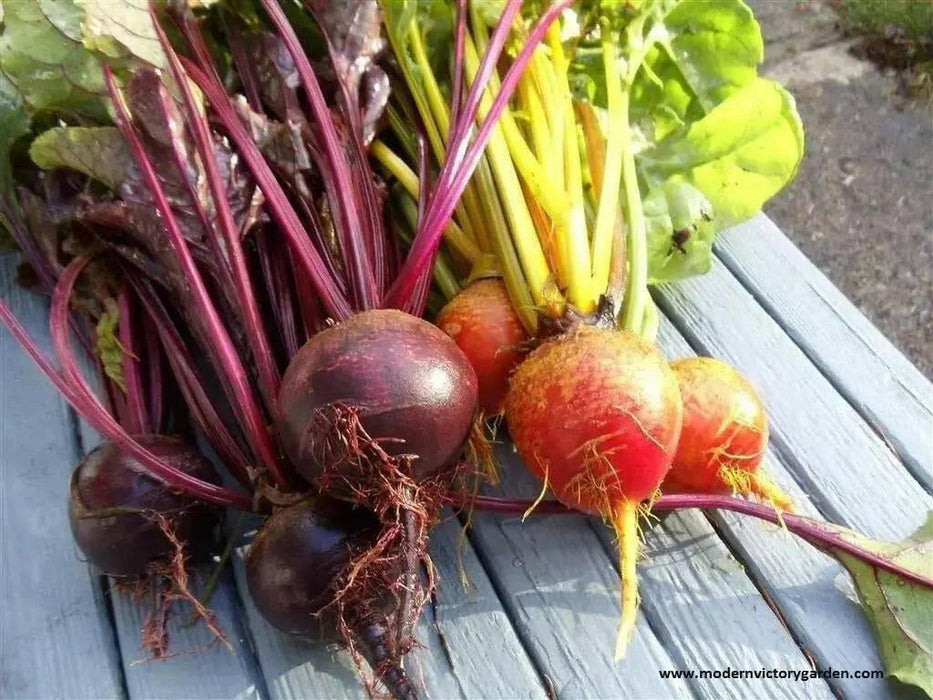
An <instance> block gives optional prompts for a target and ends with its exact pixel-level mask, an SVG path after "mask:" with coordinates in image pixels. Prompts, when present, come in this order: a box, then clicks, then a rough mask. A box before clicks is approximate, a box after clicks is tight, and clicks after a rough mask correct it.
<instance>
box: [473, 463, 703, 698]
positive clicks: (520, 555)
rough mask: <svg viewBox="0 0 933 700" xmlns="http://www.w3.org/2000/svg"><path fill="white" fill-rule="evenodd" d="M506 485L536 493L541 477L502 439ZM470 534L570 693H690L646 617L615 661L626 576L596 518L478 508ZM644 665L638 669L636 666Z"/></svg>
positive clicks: (558, 690)
mask: <svg viewBox="0 0 933 700" xmlns="http://www.w3.org/2000/svg"><path fill="white" fill-rule="evenodd" d="M498 455H499V458H500V461H501V462H502V467H503V484H502V489H501V492H502V493H503V494H505V495H507V496H516V497H524V498H529V497H534V496H536V495H537V492H538V491H539V490H540V485H539V484H537V483H536V482H535V480H534V479H533V477H531V475H530V474H529V473H528V472H527V471H526V470H525V468H524V467H523V466H522V465H521V464H520V463H519V462H518V460H517V459H516V458H515V457H514V456H511V455H510V454H509V448H507V447H505V446H500V448H499V449H498ZM470 539H471V540H472V541H473V542H474V544H475V545H476V548H477V551H478V553H479V555H480V558H481V559H482V561H483V564H484V566H485V567H486V570H487V571H488V572H489V576H490V578H491V579H492V581H493V584H494V585H495V587H496V589H497V591H498V593H499V597H500V598H501V599H502V601H503V603H504V604H505V606H506V609H507V610H508V612H509V616H510V617H511V618H512V620H513V621H514V624H515V625H516V627H517V629H518V632H519V634H520V635H521V637H522V639H523V641H524V644H525V646H526V648H527V649H528V650H529V651H530V653H531V654H532V656H533V657H534V659H535V663H536V666H537V668H538V669H539V672H540V673H542V674H543V675H544V676H546V678H547V679H548V683H549V685H550V686H551V687H552V688H553V694H554V695H556V696H557V697H560V698H593V697H598V698H660V697H664V698H682V697H692V696H693V693H692V691H691V689H690V688H689V686H688V685H687V684H686V683H685V682H684V681H683V680H667V679H661V678H659V675H658V673H657V670H658V669H661V670H667V669H670V670H676V669H678V668H680V667H679V666H678V665H677V664H676V663H675V662H674V661H673V660H672V659H671V657H670V655H669V654H668V653H667V651H666V650H665V649H664V647H663V646H662V644H661V643H660V642H659V641H658V639H657V637H656V636H655V634H654V632H653V631H652V630H651V628H650V627H649V625H648V624H647V622H646V620H645V618H644V616H643V615H642V616H639V619H638V624H637V627H636V630H635V636H634V638H633V639H632V643H631V646H630V647H629V650H628V656H627V657H626V659H625V662H624V663H616V662H615V661H613V658H612V656H613V649H614V647H615V637H616V629H617V626H618V622H619V613H620V606H619V577H618V575H617V574H616V570H615V568H614V567H613V563H612V561H611V559H610V558H609V556H608V555H607V554H606V552H605V551H603V549H602V546H601V545H600V542H599V540H598V538H597V537H596V533H595V532H593V530H592V529H591V528H590V527H589V524H588V523H587V518H585V517H583V516H576V515H562V516H553V517H534V518H530V519H528V520H527V521H525V522H524V523H522V522H521V518H520V517H516V516H500V515H494V514H491V513H480V512H476V513H474V514H473V527H472V528H471V530H470ZM634 669H638V672H634Z"/></svg>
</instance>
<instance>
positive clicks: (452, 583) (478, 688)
mask: <svg viewBox="0 0 933 700" xmlns="http://www.w3.org/2000/svg"><path fill="white" fill-rule="evenodd" d="M458 537H459V528H458V525H457V523H456V521H454V520H450V519H448V520H447V521H446V522H444V523H442V524H441V525H440V526H439V527H438V528H437V529H436V530H435V531H434V533H433V535H432V538H431V556H432V558H433V559H434V562H435V565H436V566H437V569H438V574H439V583H438V589H437V593H436V596H435V598H436V600H435V602H434V604H432V605H427V606H425V610H424V612H423V614H422V617H421V620H420V623H419V625H418V639H419V640H420V642H421V643H422V644H423V645H424V647H423V648H420V649H416V650H415V651H413V652H412V654H411V656H410V659H409V660H408V662H407V663H406V668H407V670H408V673H409V675H410V676H411V677H412V680H413V681H415V683H416V684H417V685H418V686H419V687H421V688H423V689H424V692H423V695H424V697H428V698H444V699H445V700H446V699H447V698H476V697H509V698H519V697H522V698H524V697H528V698H543V697H544V696H545V693H544V687H543V685H542V683H541V680H540V679H539V677H538V675H537V673H536V672H535V669H534V667H533V666H532V664H531V661H530V660H529V659H528V656H527V655H526V653H525V651H524V649H523V648H522V646H521V644H520V642H519V640H518V638H517V636H516V634H515V632H514V631H513V630H512V628H511V625H510V624H509V620H508V618H507V616H506V614H505V611H504V610H503V609H502V605H501V603H500V602H499V600H498V598H497V597H496V594H495V591H494V590H493V588H492V585H491V584H490V582H489V579H488V578H487V577H486V574H485V572H484V571H483V569H482V566H481V565H480V563H479V561H478V560H477V558H476V555H475V554H474V553H473V552H472V548H471V547H470V546H469V544H467V545H466V546H465V547H464V548H463V551H462V557H463V566H464V570H465V572H466V574H467V576H468V578H469V580H470V581H471V582H472V584H473V586H474V587H475V588H474V589H473V591H472V594H471V595H469V596H467V595H465V594H464V592H463V589H462V587H461V584H460V581H459V574H458V568H457V566H458V565H457V553H456V551H457V539H458ZM245 551H246V548H245V547H244V548H241V549H240V550H239V551H238V553H237V558H236V561H235V569H236V574H237V583H238V586H239V588H240V593H241V595H242V596H243V599H244V600H245V606H246V611H247V615H248V618H249V626H250V631H251V634H252V637H253V639H254V640H255V645H256V650H257V652H258V657H259V662H260V664H261V667H262V671H263V674H264V676H265V679H266V684H267V686H268V688H269V693H270V695H271V697H272V698H308V697H326V698H367V697H368V695H367V693H366V691H365V689H364V688H363V686H362V685H361V683H360V681H359V678H358V675H357V672H356V669H355V668H354V666H353V662H352V660H351V659H350V658H349V655H348V654H347V653H346V652H344V651H337V650H334V649H329V648H327V647H324V646H323V645H314V644H310V643H308V642H305V641H303V640H301V639H298V638H295V637H291V636H288V635H285V634H282V633H281V632H279V631H277V630H276V629H274V628H273V627H271V626H270V625H269V624H268V623H266V622H265V620H263V619H262V617H261V616H260V615H259V612H258V611H257V610H256V608H255V607H254V606H253V604H252V602H250V601H249V595H248V592H247V589H246V582H245V578H244V567H243V556H244V555H245Z"/></svg>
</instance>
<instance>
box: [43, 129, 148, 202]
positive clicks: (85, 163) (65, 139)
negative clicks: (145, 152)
mask: <svg viewBox="0 0 933 700" xmlns="http://www.w3.org/2000/svg"><path fill="white" fill-rule="evenodd" d="M29 155H30V157H31V158H32V160H33V162H35V164H36V165H38V166H39V167H40V168H42V169H43V170H54V169H56V168H67V169H69V170H76V171H78V172H80V173H84V174H85V175H88V176H89V177H92V178H94V179H95V180H98V181H100V182H102V183H103V184H105V185H107V187H109V188H110V189H112V190H116V189H118V188H119V187H120V185H122V184H123V183H124V182H125V181H126V179H127V177H128V176H129V174H130V172H131V169H132V168H133V159H132V157H131V156H130V152H129V150H128V149H127V147H126V142H125V141H124V140H123V137H122V136H121V135H120V131H119V130H118V129H117V128H115V127H110V126H99V127H81V126H60V127H55V128H53V129H49V130H48V131H46V132H44V133H42V134H41V135H39V136H38V137H37V138H36V139H35V140H34V141H33V142H32V145H31V146H30V148H29Z"/></svg>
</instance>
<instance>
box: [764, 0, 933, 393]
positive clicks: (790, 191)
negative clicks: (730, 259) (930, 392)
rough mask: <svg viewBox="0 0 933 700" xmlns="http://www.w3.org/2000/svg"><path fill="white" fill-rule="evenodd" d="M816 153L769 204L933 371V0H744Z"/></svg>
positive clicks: (770, 68) (771, 71) (773, 72)
mask: <svg viewBox="0 0 933 700" xmlns="http://www.w3.org/2000/svg"><path fill="white" fill-rule="evenodd" d="M747 1H748V3H749V4H750V5H751V6H752V8H753V9H754V11H755V14H756V15H757V16H758V19H759V21H760V22H761V27H762V31H763V33H764V37H765V42H766V48H765V70H764V73H765V74H766V75H768V76H769V77H772V78H775V79H777V80H779V81H780V82H782V83H783V84H784V85H786V86H787V87H788V89H789V90H790V91H791V92H792V93H793V95H794V97H795V98H796V100H797V107H798V109H799V111H800V115H801V117H802V118H803V122H804V127H805V129H806V137H807V155H806V157H805V158H804V162H803V166H802V168H801V171H800V173H799V174H798V176H797V179H796V180H795V181H794V182H793V183H792V184H791V185H790V186H789V187H788V188H787V190H785V191H784V192H783V193H781V194H780V195H779V196H777V197H776V198H775V199H774V200H772V202H771V203H770V205H769V206H768V207H767V208H766V209H765V211H766V212H767V213H768V214H769V215H770V216H771V218H772V219H774V221H775V222H776V223H777V224H778V226H779V227H780V228H781V229H782V230H783V231H784V232H785V233H786V234H787V235H788V236H789V237H790V238H791V239H792V240H793V241H794V242H795V243H796V244H797V246H799V247H800V248H801V249H802V250H803V252H804V253H805V254H806V255H807V257H809V258H810V259H811V260H812V261H813V262H814V263H815V264H816V265H817V266H818V267H819V268H820V269H821V270H823V272H824V273H825V274H826V275H827V276H828V277H829V278H830V279H831V280H832V281H833V282H834V283H835V284H836V285H837V286H838V287H839V288H841V289H842V291H843V292H844V293H845V294H846V296H848V297H849V299H851V300H852V301H853V302H854V303H855V304H856V305H857V306H858V307H859V308H860V309H861V310H862V312H863V313H865V314H866V315H867V316H868V317H869V318H870V319H871V320H872V321H873V322H874V323H875V325H877V326H878V327H879V328H880V329H881V331H882V332H883V333H884V334H885V335H886V336H887V337H888V338H889V339H890V340H891V341H892V342H893V343H894V344H895V345H896V346H898V347H899V348H900V349H901V350H902V351H903V352H904V353H905V354H906V355H908V356H909V357H910V358H911V359H912V360H913V362H914V363H915V364H916V365H917V366H918V367H920V369H921V371H922V372H923V373H924V374H925V375H926V376H927V377H930V378H933V0H805V1H799V2H795V1H794V0H747Z"/></svg>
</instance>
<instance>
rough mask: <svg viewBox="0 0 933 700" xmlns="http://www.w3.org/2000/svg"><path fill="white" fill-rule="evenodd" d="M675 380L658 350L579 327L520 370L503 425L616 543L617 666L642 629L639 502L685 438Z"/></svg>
mask: <svg viewBox="0 0 933 700" xmlns="http://www.w3.org/2000/svg"><path fill="white" fill-rule="evenodd" d="M681 413H682V408H681V401H680V392H679V390H678V388H677V380H676V378H675V377H674V373H673V372H672V371H671V369H670V366H669V365H668V364H667V362H665V360H664V358H662V357H661V356H660V355H659V354H658V352H657V351H656V350H655V348H654V347H653V346H652V345H650V344H649V343H647V342H645V341H644V340H642V339H641V338H639V337H637V336H635V335H632V334H629V333H623V332H619V331H615V330H604V329H598V328H591V327H582V328H580V329H579V330H576V331H574V332H572V333H570V334H568V335H565V336H561V337H560V338H557V339H556V340H552V341H549V342H546V343H544V344H543V345H542V346H541V347H539V348H538V349H537V350H535V351H534V352H533V353H531V355H529V356H528V358H527V359H526V360H525V361H524V362H523V363H522V364H520V365H519V366H518V369H516V370H515V374H514V375H513V377H512V381H511V383H510V385H509V392H508V394H507V396H506V399H505V418H506V421H507V423H508V426H509V431H510V433H511V435H512V439H513V440H514V441H515V445H516V447H517V448H518V451H519V453H520V454H521V457H522V459H523V460H524V462H525V465H526V466H527V467H528V469H530V470H531V471H532V473H534V474H535V475H536V476H537V477H538V478H539V479H541V480H542V481H544V482H545V483H546V484H547V485H548V486H550V487H551V488H552V489H553V490H554V493H555V494H556V496H557V498H558V499H559V500H560V501H561V502H562V503H564V504H565V505H567V506H570V507H573V508H577V509H580V510H583V511H586V512H590V513H598V514H600V515H602V516H603V517H604V518H605V519H606V520H607V521H608V522H609V523H611V524H612V526H613V528H614V529H615V531H616V535H617V536H618V539H619V569H620V571H621V574H622V619H621V623H620V628H619V636H618V639H617V644H616V658H621V656H623V655H624V653H625V649H626V647H627V645H628V641H629V639H630V637H631V634H632V632H633V630H634V626H635V617H636V612H637V607H638V589H637V583H636V579H635V563H636V559H637V555H638V532H637V530H638V522H637V519H638V509H639V504H640V503H641V502H642V501H644V500H646V499H648V498H650V497H651V496H653V495H654V494H655V492H656V491H657V489H658V487H659V486H660V485H661V482H662V480H663V479H664V476H665V474H667V471H668V469H669V468H670V465H671V460H672V459H673V457H674V450H675V449H676V447H677V439H678V436H679V435H680V425H681Z"/></svg>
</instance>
